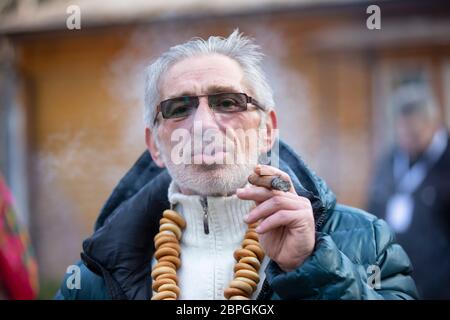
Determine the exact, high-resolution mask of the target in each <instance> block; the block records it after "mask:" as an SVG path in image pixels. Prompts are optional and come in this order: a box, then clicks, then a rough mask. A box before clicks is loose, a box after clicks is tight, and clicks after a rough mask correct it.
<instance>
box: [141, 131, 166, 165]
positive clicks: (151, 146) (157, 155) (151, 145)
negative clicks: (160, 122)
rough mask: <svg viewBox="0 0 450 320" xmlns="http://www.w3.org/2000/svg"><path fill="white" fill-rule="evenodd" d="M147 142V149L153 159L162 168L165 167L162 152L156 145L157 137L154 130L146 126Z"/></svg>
mask: <svg viewBox="0 0 450 320" xmlns="http://www.w3.org/2000/svg"><path fill="white" fill-rule="evenodd" d="M155 134H156V129H155ZM145 144H146V145H147V149H148V151H149V152H150V155H151V156H152V159H153V161H155V163H156V165H157V166H158V167H160V168H164V167H165V165H164V162H163V161H162V158H161V152H160V151H159V149H158V146H157V145H156V142H155V139H154V137H153V132H152V130H150V128H145Z"/></svg>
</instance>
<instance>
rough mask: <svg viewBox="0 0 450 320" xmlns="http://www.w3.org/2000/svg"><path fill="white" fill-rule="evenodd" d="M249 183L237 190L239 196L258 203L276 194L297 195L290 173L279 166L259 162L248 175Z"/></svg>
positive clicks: (292, 196)
mask: <svg viewBox="0 0 450 320" xmlns="http://www.w3.org/2000/svg"><path fill="white" fill-rule="evenodd" d="M248 182H249V185H247V186H246V187H244V188H240V189H238V190H237V191H236V194H237V196H238V197H239V198H241V199H243V200H253V201H255V203H256V205H259V204H260V203H262V202H264V201H266V200H268V199H270V198H272V197H274V196H276V195H283V196H284V197H287V198H292V199H293V198H295V197H297V193H296V191H295V189H294V187H293V184H292V180H291V178H290V177H289V175H288V174H287V173H285V172H283V171H281V170H280V169H278V168H275V167H271V166H268V165H262V164H258V165H257V166H256V167H255V169H254V172H253V173H252V174H251V175H250V176H249V177H248Z"/></svg>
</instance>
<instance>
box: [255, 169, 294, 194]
mask: <svg viewBox="0 0 450 320" xmlns="http://www.w3.org/2000/svg"><path fill="white" fill-rule="evenodd" d="M248 182H250V183H251V184H253V185H255V186H260V187H265V188H267V189H273V190H280V191H284V192H287V191H289V190H290V189H291V183H290V182H289V181H288V180H285V179H283V178H282V177H281V176H279V175H258V174H256V173H252V174H251V175H249V176H248Z"/></svg>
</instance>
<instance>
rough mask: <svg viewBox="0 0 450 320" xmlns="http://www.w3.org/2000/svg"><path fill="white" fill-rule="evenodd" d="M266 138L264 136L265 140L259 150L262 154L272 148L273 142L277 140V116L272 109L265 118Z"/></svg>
mask: <svg viewBox="0 0 450 320" xmlns="http://www.w3.org/2000/svg"><path fill="white" fill-rule="evenodd" d="M265 120H266V125H265V128H266V136H265V140H266V141H264V144H263V146H262V147H263V149H262V150H261V151H262V152H265V153H267V152H269V151H270V150H271V149H272V147H273V144H274V143H275V140H276V138H277V134H278V130H277V129H278V119H277V114H276V113H275V111H274V110H273V109H272V110H270V111H269V112H268V113H267V115H266V117H265Z"/></svg>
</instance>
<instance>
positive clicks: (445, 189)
mask: <svg viewBox="0 0 450 320" xmlns="http://www.w3.org/2000/svg"><path fill="white" fill-rule="evenodd" d="M448 140H449V139H448V138H447V148H446V150H445V151H444V154H443V155H442V156H441V158H440V159H439V160H438V161H437V162H436V163H435V165H434V166H433V167H432V168H431V170H430V171H429V172H428V175H427V177H426V178H425V180H424V181H423V182H422V184H421V185H420V186H419V188H418V189H417V190H416V191H415V192H414V193H413V200H414V211H413V218H412V221H411V225H410V227H409V229H408V230H407V231H406V232H405V233H400V234H397V235H396V239H397V241H398V243H399V244H400V245H401V246H402V247H403V248H404V249H405V251H406V252H407V254H408V256H409V257H410V258H411V261H412V264H413V266H414V270H413V278H414V280H415V281H416V284H417V288H418V291H419V294H420V296H421V297H422V298H424V299H450V141H448ZM394 152H395V150H391V152H389V154H388V155H387V156H385V157H384V158H383V159H382V161H380V163H379V166H378V168H377V171H376V173H375V178H374V181H373V183H372V184H371V187H372V188H371V191H370V196H369V204H368V210H369V212H371V213H373V214H375V215H377V216H378V217H380V218H385V212H386V205H387V202H388V200H389V197H390V196H391V195H392V194H393V193H394V192H395V191H394V177H393V168H392V167H393V159H394Z"/></svg>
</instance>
